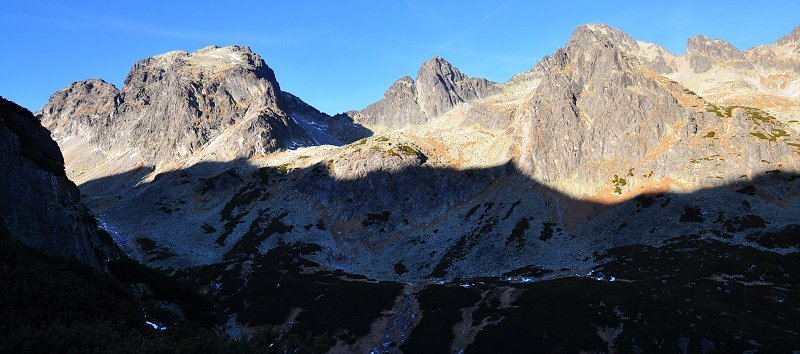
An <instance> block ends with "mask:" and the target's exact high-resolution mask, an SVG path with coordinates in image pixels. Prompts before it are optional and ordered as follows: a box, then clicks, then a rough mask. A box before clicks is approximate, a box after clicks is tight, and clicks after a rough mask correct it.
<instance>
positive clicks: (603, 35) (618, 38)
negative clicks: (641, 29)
mask: <svg viewBox="0 0 800 354" xmlns="http://www.w3.org/2000/svg"><path fill="white" fill-rule="evenodd" d="M590 42H591V43H611V44H613V45H616V46H618V47H620V48H621V49H622V50H624V51H626V52H630V51H636V50H638V48H639V46H638V44H637V43H636V41H635V40H633V38H632V37H631V36H630V35H629V34H627V33H625V32H623V31H622V30H619V29H616V28H613V27H611V26H609V25H606V24H603V23H590V24H585V25H580V26H578V28H576V29H575V31H574V32H573V33H572V36H571V37H570V40H569V44H567V46H570V45H573V46H576V45H577V46H585V45H587V44H588V43H590Z"/></svg>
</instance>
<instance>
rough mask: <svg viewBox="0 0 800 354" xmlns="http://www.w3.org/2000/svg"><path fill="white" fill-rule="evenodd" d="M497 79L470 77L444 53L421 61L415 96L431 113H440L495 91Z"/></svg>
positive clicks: (424, 109) (427, 111)
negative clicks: (495, 80) (443, 56)
mask: <svg viewBox="0 0 800 354" xmlns="http://www.w3.org/2000/svg"><path fill="white" fill-rule="evenodd" d="M495 85H496V84H495V83H494V82H491V81H489V80H486V79H481V78H470V77H468V76H467V75H464V73H462V72H461V71H460V70H458V68H456V67H454V66H453V65H451V64H450V63H449V62H447V61H446V60H444V59H443V58H442V57H438V56H437V57H433V58H432V59H431V60H429V61H427V62H425V63H424V64H422V67H421V68H420V69H419V72H418V73H417V80H416V97H417V103H418V104H419V106H420V108H421V109H422V111H423V112H424V113H425V114H426V115H427V116H428V117H431V118H432V117H437V116H439V115H441V114H442V113H445V112H447V111H448V110H450V109H451V108H453V107H454V106H455V105H456V104H459V103H462V102H466V101H469V100H472V99H475V98H480V97H485V96H486V95H488V94H490V93H492V92H495V88H494V86H495Z"/></svg>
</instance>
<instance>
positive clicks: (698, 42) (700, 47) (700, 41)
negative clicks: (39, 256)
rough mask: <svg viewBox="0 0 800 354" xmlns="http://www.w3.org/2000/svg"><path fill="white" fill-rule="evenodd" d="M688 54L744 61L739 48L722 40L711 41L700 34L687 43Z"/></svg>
mask: <svg viewBox="0 0 800 354" xmlns="http://www.w3.org/2000/svg"><path fill="white" fill-rule="evenodd" d="M686 53H692V54H695V53H697V54H702V55H705V56H708V57H711V58H715V59H721V60H744V55H743V54H742V51H740V50H739V48H736V47H735V46H734V45H733V44H730V43H728V42H726V41H724V40H722V39H719V38H717V39H711V38H708V37H706V36H705V35H702V34H699V35H697V36H694V37H692V38H689V39H688V40H687V41H686Z"/></svg>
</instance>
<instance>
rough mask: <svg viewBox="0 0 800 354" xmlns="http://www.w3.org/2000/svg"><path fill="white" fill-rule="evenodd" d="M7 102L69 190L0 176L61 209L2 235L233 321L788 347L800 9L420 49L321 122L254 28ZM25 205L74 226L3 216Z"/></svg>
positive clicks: (27, 153)
mask: <svg viewBox="0 0 800 354" xmlns="http://www.w3.org/2000/svg"><path fill="white" fill-rule="evenodd" d="M6 107H9V108H6ZM20 110H21V108H19V107H16V106H15V105H13V104H11V103H5V102H4V106H3V112H2V113H3V119H4V120H3V123H4V126H3V127H4V128H6V129H5V130H0V133H2V132H3V131H6V133H5V134H7V135H8V134H15V136H16V137H17V138H14V139H16V140H14V139H11V138H9V139H4V141H6V140H7V141H18V142H17V143H16V144H17V145H18V147H16V148H11V147H9V148H7V149H6V150H7V151H12V150H14V149H18V150H19V151H21V157H17V156H15V157H14V158H13V159H4V160H0V162H1V163H2V164H3V165H4V168H5V169H6V170H11V171H14V173H15V175H14V176H18V177H14V180H15V181H21V180H25V181H32V182H30V183H31V184H33V183H34V182H33V181H39V182H37V183H40V184H42V185H44V184H46V183H45V182H44V180H49V181H57V182H52V183H53V184H51V185H50V186H49V187H47V188H54V189H55V190H57V192H47V190H48V189H46V188H44V187H38V186H33V187H30V186H28V187H20V186H17V185H4V186H3V188H5V189H3V190H0V193H7V197H8V199H9V200H15V199H18V200H19V201H20V203H21V204H24V205H35V206H36V207H37V208H41V206H42V205H48V203H53V200H59V201H60V203H61V207H59V208H60V209H59V210H64V211H65V212H64V213H62V214H66V216H61V214H58V215H56V214H47V215H49V216H48V217H49V218H56V219H57V220H52V221H51V220H38V221H37V220H36V218H37V217H41V216H37V215H43V214H41V213H40V212H38V211H37V210H38V209H36V208H30V209H29V211H30V214H31V215H27V214H24V213H15V212H14V211H13V210H11V209H9V210H3V215H16V217H15V218H11V219H5V218H4V222H5V224H7V226H6V227H8V228H9V229H10V230H11V231H12V233H14V234H15V235H17V237H18V238H20V239H23V240H26V242H24V243H26V244H29V245H32V246H40V247H41V248H43V249H44V250H46V251H50V252H52V253H57V254H62V255H68V256H72V257H74V258H78V259H79V260H82V261H85V262H87V263H90V264H92V265H94V266H95V267H98V268H102V267H104V264H105V263H106V262H107V261H108V260H109V259H114V258H117V257H123V256H122V254H125V256H127V257H130V258H132V259H134V260H137V261H139V262H141V263H143V264H146V265H148V266H150V267H154V268H159V269H161V270H163V271H166V272H169V273H170V274H172V276H173V277H175V278H177V279H180V280H182V281H184V282H186V283H189V284H192V285H193V286H195V287H196V288H197V289H200V291H201V292H202V293H204V294H207V295H208V296H210V297H212V298H213V299H214V303H215V308H216V310H217V311H218V312H219V313H221V316H222V317H223V318H224V319H225V321H224V322H225V323H224V325H220V326H219V330H220V331H223V332H226V333H227V334H229V335H231V336H233V337H242V336H246V335H248V334H252V333H254V332H255V331H256V330H257V329H259V328H263V327H265V326H266V327H268V328H271V329H273V330H275V331H276V332H278V333H282V334H286V333H295V334H300V335H304V334H309V333H310V334H311V335H313V336H321V337H325V338H328V339H329V340H330V343H328V342H325V343H327V344H325V345H324V346H325V347H326V348H327V349H326V350H331V351H334V352H341V351H346V352H366V351H373V352H396V351H404V352H441V351H450V352H459V351H461V350H466V351H467V352H470V351H476V352H485V351H492V350H500V351H511V352H514V351H531V350H533V351H608V352H616V351H624V352H628V351H632V352H639V351H642V350H648V351H656V350H658V351H681V350H682V351H684V352H686V351H693V352H694V351H703V352H711V351H723V352H725V351H736V350H749V349H752V348H760V349H763V350H767V351H773V350H780V349H792V348H793V349H794V350H796V349H797V345H798V343H800V341H798V335H797V334H798V333H800V328H798V325H797V324H798V323H800V321H798V320H800V313H799V312H798V309H797V306H796V305H797V304H798V303H799V302H798V300H800V299H798V298H797V295H796V294H797V290H800V288H798V280H799V279H800V278H799V277H798V274H796V270H793V269H791V268H792V267H791V264H792V262H796V261H797V257H798V252H799V251H800V249H798V247H800V223H798V220H800V205H798V203H800V199H798V196H800V184H799V182H798V173H800V27H797V28H795V29H794V30H793V31H792V32H791V33H789V34H787V35H786V36H784V37H782V38H780V39H779V40H778V41H777V42H775V43H774V44H771V45H763V46H757V47H754V48H751V49H748V50H746V51H741V50H739V49H737V48H736V47H734V46H733V45H731V44H729V43H727V42H725V41H723V40H721V39H710V38H707V37H705V36H702V35H699V36H696V37H693V38H690V39H689V40H688V42H687V48H686V53H685V54H683V55H678V54H673V53H671V52H669V51H668V50H666V49H665V48H662V47H660V46H658V45H656V44H652V43H647V42H642V41H637V40H634V39H633V38H631V37H630V36H629V35H628V34H626V33H624V32H622V31H620V30H618V29H615V28H611V27H609V26H606V25H602V24H589V25H583V26H580V27H578V28H577V29H576V30H575V32H574V33H573V34H572V36H571V38H570V39H569V41H568V43H567V44H566V45H565V46H564V47H563V48H559V49H557V50H556V51H555V52H554V53H553V54H551V55H549V56H546V57H545V58H543V59H542V60H541V61H539V62H538V63H536V64H535V65H534V66H533V67H532V68H531V69H530V70H529V71H527V72H523V73H519V74H517V75H515V76H513V77H512V78H511V79H510V80H509V81H507V82H505V83H496V82H492V81H489V80H486V79H483V78H475V77H470V76H468V75H467V74H465V73H463V72H461V71H460V70H459V69H458V68H456V67H455V66H453V65H452V64H451V63H449V62H447V61H446V60H445V59H444V58H441V57H433V58H432V59H430V60H429V61H427V62H425V63H423V64H422V65H421V67H420V69H419V71H418V72H417V73H416V76H415V77H414V78H412V77H410V76H405V77H402V78H400V79H399V80H397V81H396V82H394V83H393V84H392V85H391V86H390V87H389V88H388V89H387V90H386V92H385V93H384V96H383V98H382V99H381V100H379V101H377V102H375V103H373V104H371V105H369V106H367V107H366V108H364V109H362V110H358V111H355V110H354V111H349V112H344V113H340V114H337V115H334V116H330V115H328V114H325V113H323V112H320V111H319V110H317V109H315V108H314V107H313V106H311V105H309V104H308V103H306V102H304V101H303V100H302V99H301V98H299V97H297V96H295V95H292V94H291V93H288V92H285V91H282V89H281V87H280V85H279V83H278V81H277V79H276V75H275V73H274V72H273V71H272V69H270V68H269V66H268V65H267V63H266V62H265V61H264V59H262V58H261V57H260V56H259V55H258V54H256V53H254V52H252V50H251V49H250V48H248V47H244V46H229V47H215V46H212V47H206V48H203V49H200V50H198V51H195V52H193V53H187V52H184V51H174V52H169V53H165V54H161V55H156V56H154V57H151V58H147V59H144V60H142V61H139V62H137V63H135V64H134V65H133V67H132V68H131V70H130V72H129V74H128V76H127V78H126V79H125V82H124V84H123V86H122V87H121V88H117V87H115V86H114V85H112V84H110V83H108V82H105V81H103V80H99V79H92V80H86V81H80V82H75V83H73V84H71V85H70V86H68V87H66V88H64V89H62V90H59V91H58V92H56V93H54V94H53V95H52V96H51V97H50V100H49V101H48V102H47V104H45V105H44V107H42V108H41V109H40V110H39V111H38V112H36V113H35V116H36V118H37V119H38V120H39V122H41V126H40V127H37V128H35V129H34V128H25V129H28V130H20V129H21V128H19V127H20V126H22V127H25V126H26V125H38V124H39V123H38V122H36V120H34V119H32V118H30V117H27V115H30V114H29V112H22V111H20ZM20 112H21V113H20ZM26 114H27V115H26ZM18 122H23V123H18ZM44 128H46V129H47V130H49V131H50V132H51V135H52V139H53V140H54V141H55V142H57V144H58V146H57V147H58V148H60V151H61V153H63V162H62V160H61V153H59V150H58V148H57V147H56V146H55V144H54V143H53V142H52V141H51V140H50V139H47V138H46V135H45V132H44ZM36 129H38V130H36ZM33 130H36V131H35V133H30V132H29V131H33ZM26 131H28V132H27V133H26ZM17 145H15V146H17ZM31 146H34V147H31ZM14 151H16V150H14ZM9 156H11V154H10V153H9ZM41 156H46V157H47V158H42V157H41ZM23 160H24V161H23ZM67 178H68V179H69V180H71V181H74V182H75V183H76V184H77V187H78V188H79V189H80V194H81V195H78V194H79V193H78V192H77V189H76V188H75V186H74V185H73V184H72V182H70V181H69V180H67ZM21 190H24V191H25V193H26V194H15V193H17V192H16V191H21ZM35 192H39V193H40V194H39V195H36V193H35ZM53 194H57V195H58V197H57V198H54V197H53ZM25 195H30V197H26V196H25ZM4 198H6V197H4ZM46 198H50V201H42V200H44V199H46ZM81 200H82V201H81ZM84 204H85V205H86V206H84ZM8 207H9V206H7V208H8ZM53 215H55V216H53ZM78 219H80V220H89V221H88V222H87V223H88V225H89V226H88V229H87V230H84V229H83V228H85V227H87V226H83V225H84V222H83V221H81V222H77V221H75V220H78ZM65 220H66V221H65ZM95 220H96V221H95ZM37 222H39V223H41V225H64V224H65V223H69V227H68V228H66V229H67V231H65V228H63V227H62V228H60V229H53V227H52V226H47V227H41V228H42V229H41V230H34V231H33V232H31V231H30V230H33V229H30V230H26V231H24V232H23V231H15V230H23V229H24V228H22V227H20V226H17V225H18V224H20V223H28V224H36V223H37ZM76 225H77V226H76ZM98 226H99V231H96V230H95V229H97V228H98ZM58 234H64V235H69V236H68V237H67V238H66V239H67V241H63V240H60V241H57V242H56V241H53V237H54V236H52V235H58ZM105 234H108V235H109V236H111V237H110V238H111V239H112V240H113V242H111V241H109V240H108V237H101V236H102V235H105ZM48 235H50V236H48ZM48 237H50V239H48ZM100 238H103V239H104V240H105V241H101V240H100ZM103 242H105V243H103ZM112 243H113V244H112ZM117 247H118V249H117ZM92 250H94V251H92ZM98 252H100V253H98ZM89 254H92V256H89ZM97 254H100V256H97ZM731 287H733V290H731ZM687 291H688V292H689V293H687ZM731 291H733V292H734V293H736V294H737V295H739V296H740V297H733V296H731ZM699 292H703V294H706V297H705V298H703V299H700V296H698V295H697V294H698V293H699ZM621 294H626V295H621ZM637 294H638V295H637ZM747 299H758V300H752V301H756V303H757V304H759V306H761V307H762V308H763V309H764V311H762V312H759V313H753V311H752V310H753V309H752V308H748V307H747V306H743V305H742V303H745V304H748V303H749V304H752V303H751V302H748V301H750V300H747ZM720 302H724V303H725V304H726V306H723V307H720V308H719V309H717V308H716V307H714V306H716V305H715V304H719V303H720ZM655 303H659V304H661V305H653V304H655ZM662 305H663V306H662ZM664 306H667V307H664ZM712 307H714V309H713V310H710V309H711V308H712ZM670 308H673V309H676V311H678V313H679V315H674V314H671V313H669V312H668V311H667V309H670ZM703 308H707V309H709V310H708V311H707V312H705V313H703V314H698V311H701V310H702V309H703ZM558 311H563V312H564V314H563V318H556V317H560V316H562V314H559V313H558ZM701 312H702V311H701ZM723 312H725V313H727V314H725V313H723ZM670 316H674V317H675V320H676V321H679V322H681V323H682V326H678V327H679V328H678V327H670V326H669V325H668V324H667V323H666V322H665V318H667V317H670ZM542 321H548V323H549V325H544V324H542ZM647 326H650V327H651V328H652V329H651V330H650V331H646V330H645V328H646V327H647ZM623 328H624V329H623ZM745 334H746V335H745ZM331 338H332V339H331Z"/></svg>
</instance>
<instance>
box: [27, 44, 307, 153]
mask: <svg viewBox="0 0 800 354" xmlns="http://www.w3.org/2000/svg"><path fill="white" fill-rule="evenodd" d="M280 92H281V90H280V86H279V85H278V82H277V80H276V79H275V74H274V72H273V71H272V69H270V68H269V66H267V64H266V63H265V62H264V60H263V59H262V58H261V57H260V56H259V55H257V54H255V53H253V52H252V50H251V49H250V48H249V47H245V46H228V47H216V46H211V47H206V48H203V49H200V50H197V51H195V52H193V53H188V52H185V51H173V52H169V53H164V54H161V55H156V56H153V57H151V58H147V59H144V60H141V61H139V62H137V63H136V64H134V65H133V67H132V69H131V71H130V73H129V74H128V76H127V78H126V79H125V83H124V85H123V87H122V89H121V90H119V91H117V90H116V88H114V87H113V86H112V85H110V84H107V83H105V82H102V81H86V82H81V83H78V84H73V85H71V86H70V87H68V88H66V89H64V90H61V91H59V92H58V93H56V94H55V95H53V97H51V100H50V102H48V103H47V105H45V107H44V108H43V109H42V110H41V111H40V116H41V119H42V121H43V123H44V124H45V125H47V126H48V127H51V128H55V130H56V131H59V128H58V127H64V131H65V132H67V133H68V135H75V133H76V132H77V133H81V132H83V133H85V134H84V135H83V136H85V137H87V138H88V139H89V142H90V143H92V144H94V145H96V146H98V147H100V148H101V150H102V151H103V153H104V154H106V155H111V156H120V155H122V154H131V155H133V156H135V157H136V158H137V159H138V160H139V161H141V162H144V163H147V164H155V165H158V164H162V163H166V162H170V161H175V160H177V159H181V158H184V157H187V156H189V155H191V154H194V153H196V152H199V151H201V150H204V149H205V148H206V147H207V145H208V144H210V143H211V142H216V147H215V149H214V151H210V152H209V151H207V153H211V154H213V155H219V157H220V158H225V159H229V158H235V157H247V156H252V155H254V154H262V153H267V152H270V151H274V150H277V149H281V148H290V147H292V146H295V145H297V144H304V143H306V142H308V141H309V139H308V137H307V135H306V134H304V132H303V131H302V129H301V128H300V127H299V126H297V124H295V123H294V122H293V121H292V120H291V118H290V115H289V113H288V112H287V109H286V107H284V106H285V104H284V103H283V102H282V100H283V96H282V95H281V94H280ZM101 123H102V124H101ZM233 128H235V129H236V130H237V131H236V132H233V131H229V130H230V129H233Z"/></svg>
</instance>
